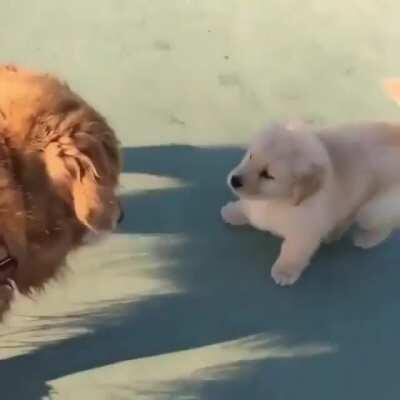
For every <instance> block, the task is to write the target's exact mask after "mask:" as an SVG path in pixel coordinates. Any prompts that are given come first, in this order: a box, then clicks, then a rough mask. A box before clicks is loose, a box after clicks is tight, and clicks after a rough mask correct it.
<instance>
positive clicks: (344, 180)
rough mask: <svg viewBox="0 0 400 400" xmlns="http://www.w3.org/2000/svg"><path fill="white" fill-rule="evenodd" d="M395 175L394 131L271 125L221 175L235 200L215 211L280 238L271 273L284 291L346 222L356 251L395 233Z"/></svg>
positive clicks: (379, 126)
mask: <svg viewBox="0 0 400 400" xmlns="http://www.w3.org/2000/svg"><path fill="white" fill-rule="evenodd" d="M399 171H400V126H398V125H391V124H387V123H369V124H355V125H345V126H337V127H332V128H325V129H320V130H315V129H312V128H311V127H309V126H307V125H302V124H290V123H289V124H276V125H272V126H269V127H268V128H267V129H266V130H265V131H264V132H263V133H262V134H261V135H260V136H258V137H257V138H256V139H255V140H254V141H253V143H251V144H250V146H249V148H248V150H247V152H246V154H245V156H244V158H243V160H242V161H241V162H240V164H239V165H238V166H237V167H236V168H234V169H233V171H232V172H231V173H230V174H229V177H228V183H229V186H230V187H231V188H232V190H233V192H234V193H235V194H236V195H237V196H238V197H239V200H238V201H235V202H231V203H228V204H227V205H226V206H225V207H223V208H222V211H221V212H222V217H223V219H224V220H225V221H226V222H228V223H230V224H234V225H244V224H250V225H252V226H254V227H255V228H258V229H260V230H263V231H269V232H271V233H273V234H276V235H278V236H280V237H282V238H283V242H282V247H281V251H280V255H279V257H278V259H277V260H276V262H275V264H274V265H273V267H272V269H271V275H272V278H273V279H274V280H275V282H276V283H277V284H279V285H291V284H293V283H294V282H296V281H297V279H299V277H300V275H301V274H302V272H303V271H304V269H305V268H306V267H307V266H308V265H309V263H310V260H311V258H312V256H313V255H314V253H315V252H316V251H317V249H318V248H319V246H320V244H321V243H322V242H323V241H327V242H328V241H330V240H334V239H338V238H340V236H341V235H342V234H343V233H344V232H345V231H346V230H347V229H348V228H349V227H350V226H351V225H352V224H353V223H356V224H357V226H358V230H357V231H356V232H355V234H354V237H353V241H354V244H355V245H356V246H358V247H361V248H363V249H367V248H371V247H373V246H375V245H377V244H379V243H381V242H382V241H383V240H385V239H386V238H387V237H388V236H389V235H390V233H391V232H392V231H393V230H394V229H395V228H398V227H400V173H399Z"/></svg>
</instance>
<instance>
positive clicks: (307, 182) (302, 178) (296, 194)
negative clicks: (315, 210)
mask: <svg viewBox="0 0 400 400" xmlns="http://www.w3.org/2000/svg"><path fill="white" fill-rule="evenodd" d="M297 172H298V173H297V176H296V179H295V182H294V187H293V204H294V205H296V206H298V205H299V204H301V203H302V202H303V201H304V200H305V199H307V198H308V197H310V196H312V195H313V194H315V193H316V192H318V190H319V189H320V188H321V186H322V182H323V179H324V168H323V167H322V166H321V165H318V164H312V165H310V166H308V168H306V169H304V170H303V171H300V172H299V171H297Z"/></svg>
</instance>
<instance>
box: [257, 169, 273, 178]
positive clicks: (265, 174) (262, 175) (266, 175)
mask: <svg viewBox="0 0 400 400" xmlns="http://www.w3.org/2000/svg"><path fill="white" fill-rule="evenodd" d="M260 178H263V179H275V178H274V177H273V176H272V175H271V174H270V173H269V172H268V170H267V169H263V170H262V171H261V172H260Z"/></svg>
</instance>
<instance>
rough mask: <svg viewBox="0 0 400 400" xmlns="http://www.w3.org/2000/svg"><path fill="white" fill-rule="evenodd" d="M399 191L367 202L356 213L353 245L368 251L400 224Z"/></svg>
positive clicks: (384, 194) (381, 195) (393, 191)
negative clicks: (356, 226) (356, 227)
mask: <svg viewBox="0 0 400 400" xmlns="http://www.w3.org/2000/svg"><path fill="white" fill-rule="evenodd" d="M399 194H400V193H399V191H398V190H396V189H394V190H392V191H390V192H387V193H383V194H380V195H379V196H377V197H375V198H374V199H372V200H371V201H369V202H368V203H367V204H366V205H365V206H364V207H363V208H362V209H361V210H360V212H359V213H358V215H357V217H356V223H357V225H358V229H357V230H356V231H355V232H354V235H353V243H354V245H355V246H357V247H360V248H362V249H370V248H372V247H374V246H377V245H378V244H380V243H382V242H383V241H384V240H386V239H387V238H388V237H389V236H390V235H391V233H392V231H393V229H394V227H395V226H396V225H398V224H399V223H400V204H399V200H398V199H399Z"/></svg>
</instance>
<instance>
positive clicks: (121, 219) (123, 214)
mask: <svg viewBox="0 0 400 400" xmlns="http://www.w3.org/2000/svg"><path fill="white" fill-rule="evenodd" d="M124 218H125V213H124V210H123V209H122V208H121V210H120V212H119V217H118V221H117V223H118V224H120V223H121V222H122V221H123V220H124Z"/></svg>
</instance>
